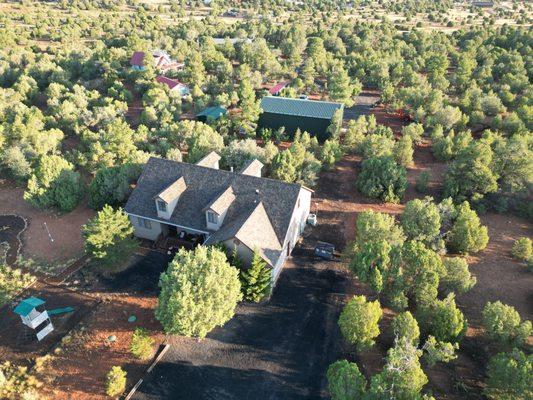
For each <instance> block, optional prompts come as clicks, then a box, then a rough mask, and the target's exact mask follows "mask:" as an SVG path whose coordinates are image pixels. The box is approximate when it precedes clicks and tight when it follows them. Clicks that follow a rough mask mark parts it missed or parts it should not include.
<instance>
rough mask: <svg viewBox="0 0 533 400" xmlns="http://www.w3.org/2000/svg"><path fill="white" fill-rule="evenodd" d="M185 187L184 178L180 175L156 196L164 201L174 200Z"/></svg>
mask: <svg viewBox="0 0 533 400" xmlns="http://www.w3.org/2000/svg"><path fill="white" fill-rule="evenodd" d="M185 189H187V184H186V183H185V179H183V176H182V177H180V178H179V179H177V180H176V181H174V182H172V183H171V184H170V185H169V186H168V187H167V188H165V189H164V190H163V191H161V192H160V193H159V194H158V195H157V197H159V198H160V199H161V200H164V201H165V202H166V203H170V202H171V201H173V200H175V199H176V198H177V197H179V196H181V194H182V193H183V192H184V191H185Z"/></svg>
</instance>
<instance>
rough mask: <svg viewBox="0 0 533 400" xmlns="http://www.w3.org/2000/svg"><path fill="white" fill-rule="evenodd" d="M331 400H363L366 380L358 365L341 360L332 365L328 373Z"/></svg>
mask: <svg viewBox="0 0 533 400" xmlns="http://www.w3.org/2000/svg"><path fill="white" fill-rule="evenodd" d="M326 375H327V378H328V389H329V393H330V396H331V400H349V399H362V398H363V395H364V394H365V389H366V384H367V382H366V379H365V377H364V375H363V374H362V373H361V372H360V371H359V367H357V364H355V363H351V362H349V361H347V360H339V361H336V362H334V363H333V364H331V365H330V366H329V368H328V372H327V374H326Z"/></svg>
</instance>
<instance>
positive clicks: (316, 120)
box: [258, 96, 344, 142]
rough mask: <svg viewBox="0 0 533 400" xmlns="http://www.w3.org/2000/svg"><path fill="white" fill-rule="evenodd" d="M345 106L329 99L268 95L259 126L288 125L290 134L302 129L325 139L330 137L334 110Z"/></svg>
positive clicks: (264, 99) (263, 105) (320, 139)
mask: <svg viewBox="0 0 533 400" xmlns="http://www.w3.org/2000/svg"><path fill="white" fill-rule="evenodd" d="M343 108H344V105H343V104H341V103H333V102H329V101H316V100H304V99H290V98H287V97H278V96H266V97H263V98H262V99H261V109H262V113H261V115H260V116H259V122H258V125H259V127H260V128H270V129H273V130H276V129H278V128H281V127H285V132H286V133H287V134H288V135H289V136H291V137H292V136H293V135H294V133H295V132H296V130H298V129H300V131H302V132H304V131H305V132H308V133H309V134H310V135H312V136H316V137H317V138H318V140H319V141H320V142H323V141H325V140H326V139H328V138H329V133H328V127H329V125H330V124H331V120H332V119H333V116H334V115H335V112H336V111H337V110H339V109H340V110H342V109H343Z"/></svg>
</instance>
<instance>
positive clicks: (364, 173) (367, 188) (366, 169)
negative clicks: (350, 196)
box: [357, 157, 407, 203]
mask: <svg viewBox="0 0 533 400" xmlns="http://www.w3.org/2000/svg"><path fill="white" fill-rule="evenodd" d="M357 188H358V189H359V191H360V192H361V193H362V194H364V195H365V196H367V197H371V198H374V199H380V200H382V201H385V202H390V203H399V202H400V200H401V199H402V198H403V195H404V193H405V189H406V188H407V172H406V170H405V168H404V167H402V166H399V165H398V164H396V163H395V162H394V160H393V159H391V158H390V157H379V158H375V157H373V158H369V159H367V160H365V161H363V166H362V170H361V172H360V173H359V177H358V178H357Z"/></svg>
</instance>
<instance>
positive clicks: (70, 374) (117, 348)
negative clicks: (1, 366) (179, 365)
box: [44, 294, 164, 400]
mask: <svg viewBox="0 0 533 400" xmlns="http://www.w3.org/2000/svg"><path fill="white" fill-rule="evenodd" d="M156 301H157V299H156V298H155V297H136V296H127V295H119V294H116V295H112V296H106V297H105V299H104V301H103V303H102V304H100V305H99V307H98V309H97V310H96V311H95V312H94V313H93V314H92V315H91V316H89V317H88V318H87V319H85V320H84V321H83V322H82V324H81V326H79V327H78V328H77V329H76V330H75V331H72V332H71V333H70V335H69V337H70V341H69V343H68V344H65V345H64V346H62V350H61V351H60V352H59V353H58V354H55V355H53V360H52V362H51V365H50V367H48V368H47V372H46V375H45V376H44V380H45V381H46V382H47V384H46V385H45V391H44V395H45V396H47V398H51V399H54V400H81V399H84V400H86V399H91V400H104V399H109V397H108V396H107V395H106V394H105V379H106V375H107V373H108V372H109V370H110V369H111V367H112V366H114V365H119V366H122V368H123V369H124V370H125V371H126V372H127V385H126V387H127V388H131V387H132V386H133V385H134V384H135V383H136V382H137V381H138V380H139V379H140V378H141V377H142V376H143V374H144V372H145V371H146V368H147V366H148V364H149V363H150V361H140V360H137V359H135V358H134V357H133V356H132V354H131V352H130V344H131V337H132V334H133V331H134V329H135V328H136V327H143V328H145V329H148V330H149V331H150V333H151V336H152V337H153V338H154V339H155V344H156V345H154V351H155V350H156V348H157V345H158V344H159V343H162V342H163V339H164V335H163V334H162V333H161V330H162V329H161V326H160V325H159V323H158V322H157V321H156V320H155V318H154V313H153V308H154V307H155V304H156ZM130 315H135V316H136V317H137V320H136V321H135V322H134V323H130V322H128V317H129V316H130ZM111 335H115V336H116V341H115V342H110V341H109V340H108V338H109V336H111Z"/></svg>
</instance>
